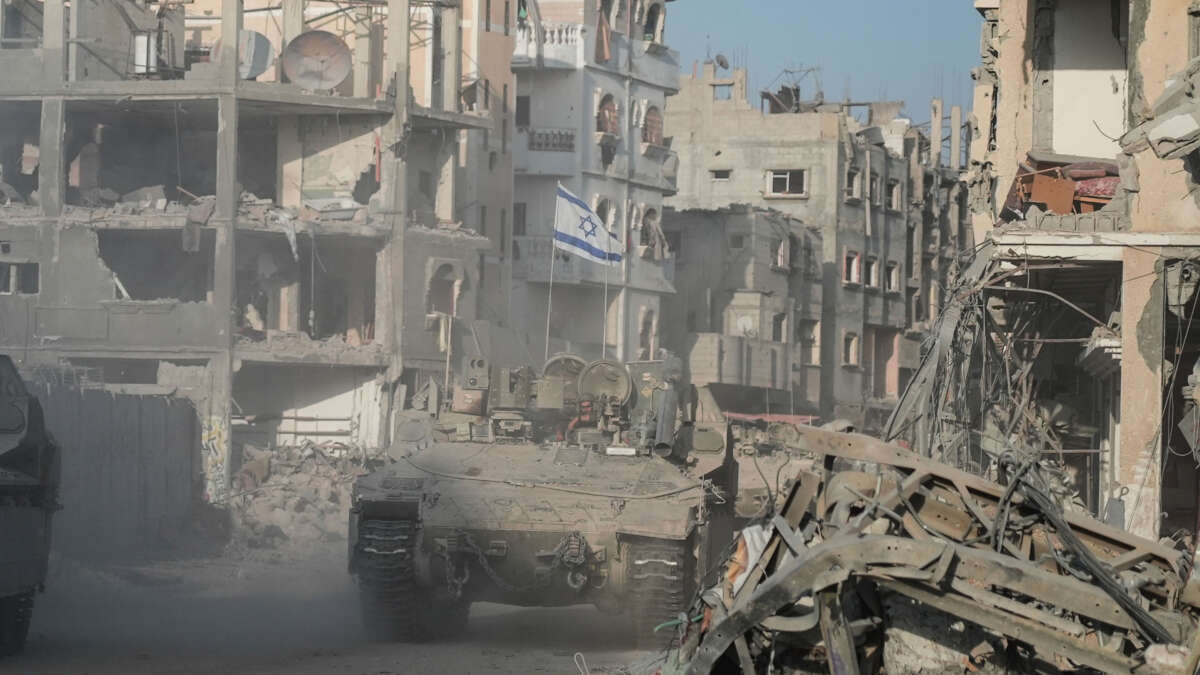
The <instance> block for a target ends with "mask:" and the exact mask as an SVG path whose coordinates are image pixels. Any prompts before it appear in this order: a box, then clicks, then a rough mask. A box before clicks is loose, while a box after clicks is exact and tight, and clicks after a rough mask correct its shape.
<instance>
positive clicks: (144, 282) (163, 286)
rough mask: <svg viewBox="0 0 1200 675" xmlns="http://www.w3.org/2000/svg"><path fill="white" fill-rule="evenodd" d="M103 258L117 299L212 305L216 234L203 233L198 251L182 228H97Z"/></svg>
mask: <svg viewBox="0 0 1200 675" xmlns="http://www.w3.org/2000/svg"><path fill="white" fill-rule="evenodd" d="M96 237H97V239H98V240H99V250H100V258H101V259H102V260H103V261H104V265H105V266H106V267H108V269H109V270H110V271H111V272H112V278H113V298H114V299H116V300H137V301H151V300H178V301H180V302H207V301H208V299H209V293H210V292H211V291H212V275H213V251H214V247H215V242H216V235H215V234H214V232H213V231H212V230H210V229H205V230H202V231H201V235H200V241H199V243H198V245H197V247H196V249H195V250H194V251H189V250H187V249H186V248H185V245H184V240H183V236H182V233H181V230H98V231H97V232H96Z"/></svg>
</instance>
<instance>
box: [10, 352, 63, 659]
mask: <svg viewBox="0 0 1200 675" xmlns="http://www.w3.org/2000/svg"><path fill="white" fill-rule="evenodd" d="M57 490H58V448H57V447H56V446H55V445H54V441H53V440H52V439H51V438H50V435H49V434H48V433H47V432H46V426H45V423H44V420H43V418H42V408H41V406H40V405H39V404H38V401H37V399H36V398H34V397H33V396H31V395H30V394H29V392H28V390H26V388H25V384H24V383H23V382H22V381H21V376H20V375H18V374H17V369H16V368H15V367H14V366H13V362H12V360H11V359H9V358H8V357H7V356H3V355H0V656H8V655H11V654H14V653H16V652H18V651H20V649H21V648H22V647H23V646H24V645H25V636H26V635H27V634H28V632H29V620H30V618H31V616H32V612H33V595H34V593H35V592H36V591H38V590H40V589H41V588H42V584H43V583H44V582H45V580H46V564H47V562H48V560H49V555H50V517H51V515H52V514H53V513H54V511H55V510H56V509H57Z"/></svg>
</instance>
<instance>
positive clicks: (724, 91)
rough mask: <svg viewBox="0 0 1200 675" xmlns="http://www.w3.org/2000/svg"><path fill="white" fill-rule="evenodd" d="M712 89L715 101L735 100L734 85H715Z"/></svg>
mask: <svg viewBox="0 0 1200 675" xmlns="http://www.w3.org/2000/svg"><path fill="white" fill-rule="evenodd" d="M712 88H713V100H714V101H729V100H732V99H733V85H732V84H714V85H713V86H712Z"/></svg>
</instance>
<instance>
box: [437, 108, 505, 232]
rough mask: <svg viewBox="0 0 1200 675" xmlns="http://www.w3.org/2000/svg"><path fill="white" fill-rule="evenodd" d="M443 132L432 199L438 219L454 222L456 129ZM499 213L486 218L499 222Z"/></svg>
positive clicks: (456, 182) (456, 175) (456, 156)
mask: <svg viewBox="0 0 1200 675" xmlns="http://www.w3.org/2000/svg"><path fill="white" fill-rule="evenodd" d="M442 133H443V134H445V136H444V138H443V139H442V150H441V152H440V153H438V158H437V159H438V170H439V172H440V173H439V176H438V186H437V197H436V199H435V201H434V207H433V210H434V214H436V215H437V217H438V219H439V220H444V221H447V222H454V221H456V220H458V218H457V215H458V214H457V213H456V212H455V203H456V200H457V198H458V189H457V188H458V174H457V173H456V171H457V169H458V133H459V132H458V131H456V130H454V129H444V130H443V132H442ZM499 219H500V214H499V212H497V213H489V214H488V220H489V221H491V222H499Z"/></svg>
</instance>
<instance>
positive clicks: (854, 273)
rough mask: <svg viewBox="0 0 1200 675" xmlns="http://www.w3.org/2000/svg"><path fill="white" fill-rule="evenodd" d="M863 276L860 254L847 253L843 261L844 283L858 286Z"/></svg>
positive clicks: (854, 252)
mask: <svg viewBox="0 0 1200 675" xmlns="http://www.w3.org/2000/svg"><path fill="white" fill-rule="evenodd" d="M861 274H862V270H861V269H860V265H859V257H858V253H857V252H856V251H846V257H845V259H844V260H843V261H842V281H844V282H845V283H848V284H857V283H859V282H860V281H861V280H862V277H861Z"/></svg>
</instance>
